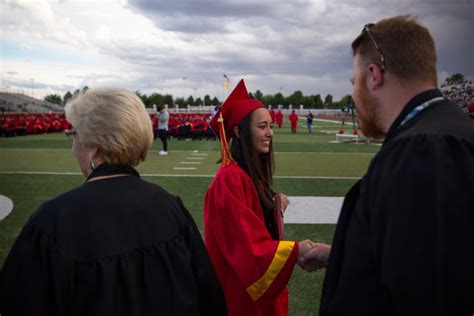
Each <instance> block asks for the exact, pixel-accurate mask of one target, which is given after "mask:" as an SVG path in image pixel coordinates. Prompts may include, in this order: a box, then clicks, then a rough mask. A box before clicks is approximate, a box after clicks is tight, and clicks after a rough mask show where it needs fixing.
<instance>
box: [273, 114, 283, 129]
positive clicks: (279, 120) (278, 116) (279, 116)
mask: <svg viewBox="0 0 474 316" xmlns="http://www.w3.org/2000/svg"><path fill="white" fill-rule="evenodd" d="M275 118H276V122H277V124H278V128H281V125H282V124H283V113H281V110H278V112H277V113H276V114H275Z"/></svg>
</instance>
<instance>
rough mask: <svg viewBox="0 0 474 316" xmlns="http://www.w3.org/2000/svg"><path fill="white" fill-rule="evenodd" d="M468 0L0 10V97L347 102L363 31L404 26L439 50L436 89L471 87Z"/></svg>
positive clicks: (59, 1)
mask: <svg viewBox="0 0 474 316" xmlns="http://www.w3.org/2000/svg"><path fill="white" fill-rule="evenodd" d="M473 12H474V1H472V0H449V1H447V0H397V1H392V0H307V1H299V0H296V1H287V0H285V1H280V0H260V1H249V0H238V1H236V0H233V1H230V0H221V1H211V0H185V1H183V0H156V1H151V0H148V1H143V0H128V1H127V0H93V1H89V0H77V1H76V0H75V1H72V0H71V1H70V0H56V1H54V0H38V1H34V0H24V1H10V0H1V1H0V29H1V30H0V32H1V33H0V36H1V38H0V45H1V51H0V54H1V55H0V57H1V64H0V71H1V78H2V82H1V88H2V89H4V90H5V89H6V90H8V91H23V92H24V93H26V94H30V95H31V94H34V96H35V97H41V98H42V97H43V96H44V95H46V94H50V93H57V94H60V95H61V96H63V95H64V93H65V92H66V91H68V90H71V91H74V90H75V89H77V88H80V87H83V86H86V85H87V86H89V87H91V86H96V85H106V86H119V87H124V88H127V89H130V90H134V91H135V90H140V91H141V92H143V93H147V94H149V93H152V92H158V93H162V94H163V93H171V94H173V95H174V96H175V97H182V96H183V95H186V96H188V95H190V94H192V95H194V96H195V97H199V96H200V97H202V96H203V95H204V94H209V95H211V97H213V96H217V97H218V98H220V99H222V98H223V97H224V96H225V92H224V89H223V82H224V78H223V75H224V74H226V75H227V76H228V77H229V78H230V80H231V86H233V85H235V84H236V83H237V81H238V80H239V79H240V78H244V79H245V80H246V82H247V86H248V89H249V90H250V91H255V90H257V89H258V90H260V91H262V92H263V93H264V94H267V93H271V94H274V93H276V92H282V93H283V94H284V95H289V94H291V93H292V92H293V91H295V90H301V91H303V93H304V94H317V93H320V94H321V95H322V96H323V97H324V96H325V95H326V94H332V95H333V96H334V97H335V99H337V98H340V97H342V96H343V95H345V94H348V93H350V91H351V86H350V83H349V78H350V73H351V51H350V43H351V42H352V40H353V39H354V38H355V37H356V36H357V35H358V34H359V33H360V31H361V29H362V26H363V25H364V24H366V23H368V22H376V21H378V20H380V19H382V18H384V17H388V16H393V15H398V14H414V15H416V16H418V18H419V20H420V21H421V23H422V24H424V25H425V26H427V27H428V28H429V29H430V31H431V33H432V35H433V37H434V39H435V42H436V45H437V53H438V71H439V79H440V80H444V78H446V77H447V76H448V75H451V74H453V73H456V72H460V73H462V74H464V75H465V76H467V77H470V78H472V77H474V76H473V75H474V53H473V52H474V47H473V45H474V44H473V43H474V36H473V31H472V30H474V18H473Z"/></svg>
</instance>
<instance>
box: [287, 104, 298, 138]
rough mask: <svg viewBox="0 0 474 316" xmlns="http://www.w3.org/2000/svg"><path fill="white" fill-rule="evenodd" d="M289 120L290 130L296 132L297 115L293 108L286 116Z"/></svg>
mask: <svg viewBox="0 0 474 316" xmlns="http://www.w3.org/2000/svg"><path fill="white" fill-rule="evenodd" d="M288 118H289V119H290V122H291V132H292V133H293V134H296V127H297V126H298V115H296V113H295V110H293V111H292V112H291V114H290V116H289V117H288Z"/></svg>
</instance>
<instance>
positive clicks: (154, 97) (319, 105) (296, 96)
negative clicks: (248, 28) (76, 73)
mask: <svg viewBox="0 0 474 316" xmlns="http://www.w3.org/2000/svg"><path fill="white" fill-rule="evenodd" d="M467 83H469V84H472V82H471V81H468V80H466V79H465V78H464V75H463V74H460V73H455V74H453V75H451V76H450V77H448V78H446V79H445V81H444V82H443V83H442V84H441V87H445V86H451V85H457V84H467ZM87 89H89V88H88V87H87V86H86V87H84V88H82V90H80V89H76V91H74V93H71V92H70V91H68V92H66V93H65V94H64V96H63V97H62V98H61V96H60V95H58V94H49V95H47V96H45V97H44V100H45V101H49V102H51V103H55V104H59V105H65V104H66V103H67V101H68V100H69V99H71V98H72V97H73V96H75V95H77V94H79V93H81V91H82V92H85V91H87ZM135 94H136V95H137V96H139V97H140V99H141V100H142V102H143V104H145V107H147V108H152V107H153V105H156V106H160V105H165V104H167V105H168V106H170V107H175V106H178V107H181V108H184V107H187V106H188V104H189V105H190V106H199V105H203V100H202V99H201V98H196V99H194V97H193V96H192V95H190V96H189V97H187V98H176V99H175V98H173V96H172V95H171V94H160V93H152V94H150V95H146V94H142V93H141V92H140V91H135ZM249 96H250V97H251V98H254V99H257V100H259V101H261V102H262V103H263V104H264V105H265V106H266V107H268V106H270V105H271V106H272V108H277V106H278V105H282V106H283V108H285V109H287V108H289V105H290V104H291V105H293V108H299V106H300V105H303V108H304V109H323V108H332V109H334V108H338V109H344V108H346V109H347V108H350V107H351V105H352V98H351V96H350V95H349V94H347V95H345V96H343V97H342V98H341V99H340V100H338V101H334V100H333V96H332V95H330V94H328V95H326V96H325V97H324V100H323V98H322V97H321V95H320V94H316V95H313V94H311V95H304V94H303V92H301V91H300V90H296V91H295V92H293V93H292V94H291V95H289V96H284V95H283V94H281V93H280V92H278V93H276V94H265V95H264V94H263V93H262V92H261V91H260V90H257V91H255V92H254V93H249ZM220 103H221V101H220V100H219V99H217V98H216V97H214V98H212V99H211V97H210V96H209V95H205V96H204V105H219V104H220Z"/></svg>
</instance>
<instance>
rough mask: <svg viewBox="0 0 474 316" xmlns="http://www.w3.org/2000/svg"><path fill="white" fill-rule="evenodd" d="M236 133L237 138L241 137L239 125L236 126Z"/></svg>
mask: <svg viewBox="0 0 474 316" xmlns="http://www.w3.org/2000/svg"><path fill="white" fill-rule="evenodd" d="M234 134H235V136H237V138H240V134H239V127H238V126H236V127H234Z"/></svg>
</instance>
